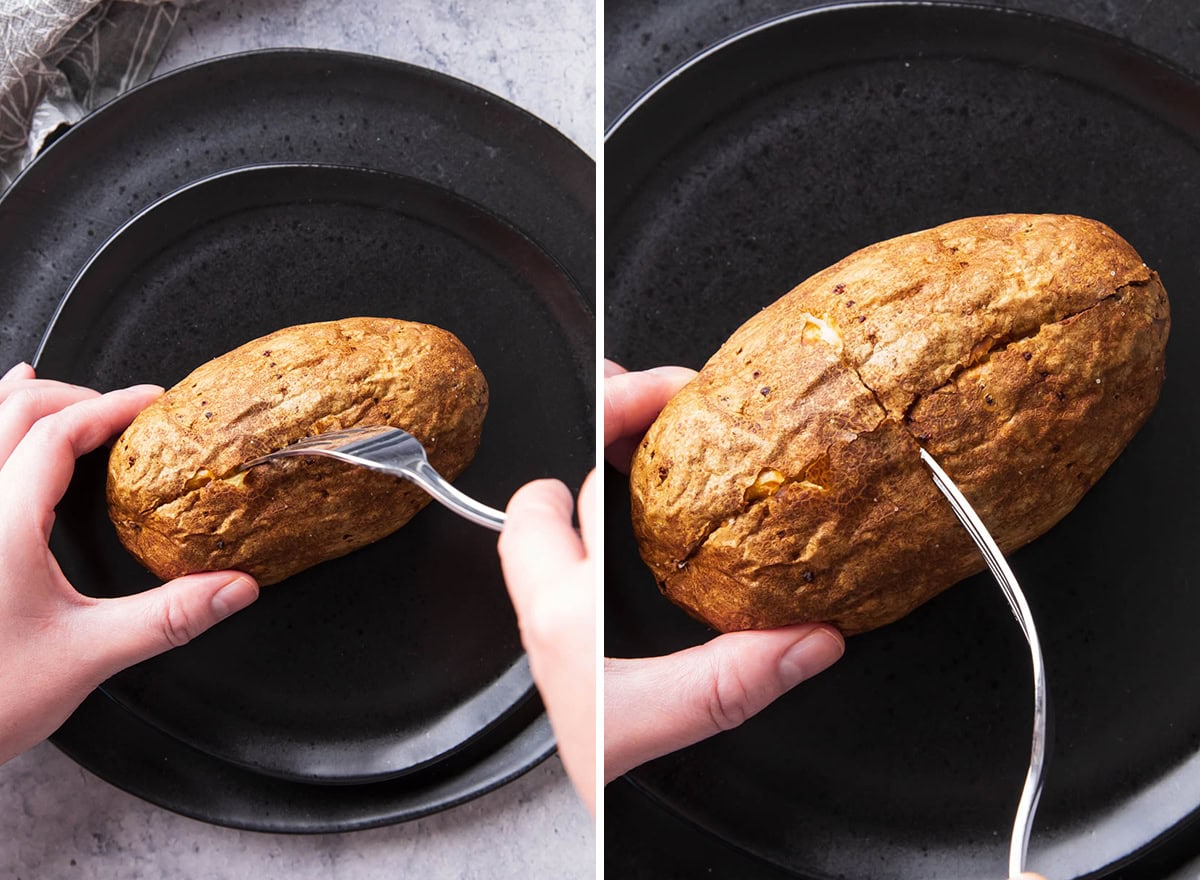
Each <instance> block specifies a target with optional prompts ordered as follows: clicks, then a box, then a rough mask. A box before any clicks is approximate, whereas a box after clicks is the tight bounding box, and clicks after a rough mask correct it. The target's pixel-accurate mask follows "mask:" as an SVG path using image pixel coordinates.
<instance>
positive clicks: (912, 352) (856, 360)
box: [630, 215, 1170, 634]
mask: <svg viewBox="0 0 1200 880" xmlns="http://www.w3.org/2000/svg"><path fill="white" fill-rule="evenodd" d="M1169 328H1170V310H1169V305H1168V302H1167V295H1166V291H1164V290H1163V287H1162V285H1161V284H1160V283H1159V280H1158V276H1157V275H1156V274H1155V273H1154V272H1153V271H1151V270H1150V269H1148V268H1147V267H1146V265H1145V264H1144V263H1143V262H1142V259H1141V258H1140V257H1139V256H1138V255H1137V253H1136V252H1135V251H1134V250H1133V248H1132V247H1130V246H1129V244H1128V243H1126V242H1125V241H1124V240H1123V239H1122V238H1121V237H1120V236H1118V235H1117V234H1116V233H1115V232H1113V231H1112V230H1111V229H1109V228H1108V227H1107V226H1105V225H1104V224H1102V223H1099V222H1097V221H1094V220H1088V219H1084V218H1081V217H1072V216H1060V215H1001V216H991V217H975V218H969V219H965V220H960V221H956V222H953V223H948V224H945V225H944V226H939V227H936V228H934V229H929V230H925V231H923V232H917V233H913V234H911V235H905V236H902V237H900V238H896V239H892V240H890V241H885V242H881V243H879V244H875V245H872V246H870V247H867V248H865V249H863V250H861V251H858V252H857V253H855V254H852V255H851V256H849V257H847V258H846V259H844V260H842V261H841V262H839V263H837V264H836V265H834V266H831V267H830V268H828V269H826V270H824V271H823V272H820V273H818V274H817V275H814V276H813V277H811V278H809V279H808V280H807V281H805V282H804V283H802V284H801V285H799V286H798V287H796V288H795V289H794V290H792V291H791V292H790V293H788V294H787V295H786V296H784V297H783V298H782V299H780V300H779V301H778V302H776V303H774V304H773V305H771V306H768V307H767V308H766V309H764V310H763V311H761V312H759V313H758V314H757V315H755V316H754V317H753V318H751V319H750V320H749V321H747V322H746V323H745V324H744V325H742V327H741V328H739V329H738V330H737V331H736V332H735V333H734V334H733V336H731V337H730V338H729V340H728V342H726V343H725V345H723V346H722V347H721V349H720V350H719V351H718V352H717V353H716V354H715V355H714V356H713V358H712V359H711V360H710V361H709V362H708V363H707V364H706V365H705V367H704V368H703V369H702V370H701V371H700V373H699V374H698V375H697V376H696V378H695V379H694V380H693V381H692V382H691V383H690V384H688V385H687V386H686V387H685V388H684V389H683V390H682V391H680V393H679V394H678V395H677V396H676V397H675V398H674V399H673V400H671V402H670V403H669V404H668V405H667V407H666V408H665V409H664V410H663V411H662V414H661V415H660V416H659V418H658V420H657V421H656V422H655V423H654V424H653V426H651V428H650V430H649V432H648V433H647V434H646V437H645V439H644V440H643V442H642V443H641V445H640V446H639V448H638V451H637V454H636V455H635V457H634V461H633V466H632V471H631V473H630V488H631V492H632V515H633V525H634V531H635V534H636V535H637V538H638V542H639V545H640V548H641V553H642V557H643V559H644V560H645V561H646V563H647V564H648V565H649V566H650V568H651V569H652V570H653V572H654V575H655V578H656V579H657V581H658V583H659V586H660V588H661V589H662V591H663V592H664V593H665V594H666V596H667V597H668V598H670V599H671V600H672V601H674V602H676V603H677V604H679V605H680V606H682V607H683V608H685V609H686V610H687V611H689V612H690V613H691V614H692V615H694V616H695V617H697V618H699V619H701V620H703V621H706V622H707V623H709V624H710V625H712V626H714V627H716V628H717V629H719V630H725V631H728V630H737V629H757V628H765V627H773V626H780V625H784V624H789V623H796V622H800V621H828V622H831V623H833V624H834V625H835V626H837V627H838V628H839V629H841V630H842V632H844V633H846V634H854V633H860V632H864V631H866V630H870V629H874V628H876V627H880V626H883V625H885V624H887V623H890V622H892V621H894V620H896V619H898V618H900V617H902V616H904V615H905V614H907V613H908V612H910V611H911V610H913V609H914V608H916V607H917V606H918V605H920V604H921V603H923V602H925V601H927V600H928V599H930V598H932V597H933V596H935V595H936V594H937V593H939V592H941V591H942V590H944V589H946V588H947V587H949V586H951V585H952V584H954V583H956V582H957V581H959V580H961V579H963V578H965V577H967V576H968V575H971V574H973V573H975V572H977V571H980V570H982V569H983V560H982V558H981V557H980V555H979V553H978V551H977V550H976V549H975V547H974V545H973V544H972V543H971V541H970V539H969V538H968V536H967V534H966V532H965V531H964V530H963V529H962V528H961V527H960V526H959V525H958V523H957V521H956V520H955V518H954V514H953V512H952V511H951V509H950V506H949V505H948V504H947V503H946V502H945V501H944V500H943V499H942V497H941V496H940V495H939V494H938V492H937V490H936V488H935V487H934V485H933V483H932V481H931V480H930V478H929V476H928V474H927V472H925V469H924V467H923V465H922V464H921V462H920V460H919V456H918V448H919V445H923V446H924V447H925V448H926V449H928V450H929V452H930V453H931V454H932V455H933V456H934V457H935V458H936V459H937V460H938V461H939V463H940V464H941V465H942V466H943V467H944V468H945V470H946V471H947V473H949V474H950V476H951V477H952V478H953V479H954V480H955V481H956V482H957V483H958V484H959V486H960V487H961V488H962V490H963V492H964V494H965V495H966V496H967V498H968V499H969V500H970V501H971V503H972V505H974V506H975V508H976V509H977V511H978V512H979V514H980V516H981V517H982V518H983V521H984V522H985V523H986V524H987V525H988V527H989V529H990V530H991V531H992V533H993V535H994V536H995V538H996V540H997V542H998V543H999V544H1000V546H1001V548H1002V549H1004V550H1005V551H1012V550H1014V549H1016V548H1017V547H1020V546H1021V545H1023V544H1025V543H1027V542H1028V541H1031V540H1033V539H1034V538H1036V537H1037V536H1039V535H1041V534H1042V533H1044V532H1045V531H1046V530H1048V529H1049V528H1050V527H1051V526H1053V525H1054V524H1055V523H1056V522H1058V521H1059V520H1060V519H1061V518H1062V517H1063V516H1065V515H1066V514H1067V513H1068V512H1069V511H1070V510H1071V509H1072V508H1073V507H1074V506H1075V505H1076V503H1078V501H1079V500H1080V498H1081V497H1082V496H1083V494H1084V493H1085V492H1086V491H1087V490H1088V489H1089V488H1091V486H1092V485H1093V484H1094V483H1095V482H1096V481H1097V480H1098V479H1099V478H1100V476H1101V475H1102V474H1103V473H1104V471H1105V470H1106V469H1107V468H1108V466H1109V465H1110V464H1112V462H1113V461H1114V460H1115V459H1116V457H1117V456H1118V455H1119V454H1120V452H1121V450H1122V449H1124V447H1125V445H1126V444H1127V443H1128V442H1129V440H1130V439H1131V438H1132V437H1133V435H1134V434H1135V433H1136V432H1137V430H1138V429H1139V428H1140V427H1141V426H1142V424H1143V423H1144V422H1145V420H1146V418H1147V417H1148V416H1149V414H1150V412H1151V410H1152V409H1153V408H1154V405H1155V403H1156V402H1157V400H1158V395H1159V390H1160V388H1161V386H1162V381H1163V375H1164V373H1163V364H1164V357H1165V349H1166V342H1167V334H1168V331H1169Z"/></svg>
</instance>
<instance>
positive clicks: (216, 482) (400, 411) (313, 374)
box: [108, 318, 488, 585]
mask: <svg viewBox="0 0 1200 880" xmlns="http://www.w3.org/2000/svg"><path fill="white" fill-rule="evenodd" d="M487 404H488V390H487V383H486V381H485V380H484V378H483V374H482V373H481V372H480V370H479V368H478V366H476V364H475V361H474V359H473V358H472V357H471V354H470V352H468V351H467V349H466V348H465V347H464V346H463V344H462V343H461V342H460V341H459V340H458V339H457V338H456V337H454V335H453V334H451V333H449V332H447V331H445V330H442V329H440V328H437V327H433V326H430V325H427V324H418V323H414V322H408V321H397V320H393V319H385V318H347V319H344V320H340V321H331V322H325V323H320V324H307V325H300V326H297V327H288V328H284V329H283V330H279V331H277V332H275V333H272V334H269V335H267V336H264V337H262V338H260V339H256V340H253V341H251V342H248V343H246V344H245V345H243V346H240V347H239V348H237V349H235V350H233V351H231V352H229V353H228V354H225V355H222V356H221V357H219V358H216V359H215V360H212V361H209V362H208V363H206V364H204V365H202V366H200V367H199V368H197V369H196V370H195V371H193V372H192V373H191V374H190V375H189V376H187V377H186V378H185V379H183V380H182V381H181V382H180V383H179V384H177V385H176V386H174V387H173V388H171V389H169V390H168V391H167V392H166V393H165V394H164V395H163V396H162V397H161V398H159V400H157V401H156V402H155V403H153V404H151V405H150V406H149V407H148V408H147V409H146V410H144V411H143V412H142V413H141V414H139V416H138V417H137V418H136V419H135V420H134V422H133V424H131V425H130V426H129V428H128V429H127V430H126V431H125V433H124V434H122V436H121V437H120V438H119V439H118V440H117V442H116V443H115V444H114V446H113V451H112V453H111V455H110V457H109V470H108V506H109V516H110V518H111V519H112V520H113V523H114V525H115V526H116V529H117V534H118V537H119V538H120V540H121V542H122V543H123V544H124V545H125V547H126V548H127V549H128V550H129V551H130V552H131V553H132V554H133V555H134V556H135V557H136V558H137V559H138V560H139V561H140V562H141V563H142V564H143V565H145V566H146V567H147V568H148V569H150V570H151V571H152V572H154V574H156V575H157V576H158V577H160V578H164V579H166V578H173V577H178V576H180V575H182V574H187V573H189V572H195V571H211V570H216V569H224V568H232V569H238V570H241V571H246V572H248V573H250V574H252V575H254V576H255V577H256V578H257V579H258V580H259V582H260V583H261V584H264V585H268V584H272V583H276V582H278V581H281V580H283V579H284V578H286V577H289V576H290V575H292V574H294V573H296V572H297V571H300V570H302V569H304V568H308V567H310V566H312V565H316V564H317V563H319V562H323V561H325V560H326V559H331V558H334V557H336V556H341V555H344V554H346V553H349V552H350V551H352V550H355V549H358V548H359V547H362V546H364V545H366V544H368V543H371V542H372V541H376V540H379V539H380V538H382V537H384V536H386V535H388V534H390V533H391V532H393V531H395V530H396V529H398V528H400V526H402V525H404V523H406V522H407V521H408V520H409V519H411V518H412V516H414V515H415V514H416V513H417V512H418V511H419V510H420V509H421V508H422V507H424V506H425V504H427V503H428V502H429V496H427V495H426V494H425V493H424V492H422V491H421V490H420V489H418V488H416V487H415V486H413V485H412V484H410V483H408V482H407V481H404V480H401V479H398V478H396V477H390V476H388V475H386V474H379V473H374V472H371V471H367V470H365V469H363V468H356V467H354V466H352V465H348V464H345V463H343V462H338V461H334V460H331V459H318V458H296V459H285V460H282V461H275V462H271V463H270V464H268V465H263V466H261V467H258V468H254V469H252V470H250V471H247V472H245V473H242V474H239V473H238V472H237V470H238V467H239V466H240V465H241V464H242V463H244V462H246V461H249V460H250V459H252V458H256V457H258V456H260V455H264V454H266V453H268V452H272V451H274V450H276V449H281V448H283V447H285V446H288V445H290V444H291V443H294V442H295V441H297V440H299V439H301V438H302V437H305V436H308V435H311V434H317V433H322V432H324V431H331V430H337V429H339V428H350V427H354V426H356V425H380V424H391V425H395V426H396V427H400V428H403V429H405V430H407V431H409V432H410V433H411V434H413V435H414V436H415V437H417V439H419V440H420V441H421V443H422V444H423V445H424V446H425V449H426V451H427V452H428V454H429V459H430V462H431V463H432V464H433V466H434V467H435V468H436V469H437V470H438V471H439V472H441V473H442V474H443V475H444V476H445V477H446V478H447V479H454V478H455V477H457V476H458V475H459V474H460V473H461V472H462V471H463V470H464V469H465V468H466V466H467V465H468V464H469V463H470V461H471V459H472V458H473V457H474V455H475V451H476V449H477V448H478V445H479V437H480V432H481V430H482V425H483V418H484V415H485V413H486V411H487Z"/></svg>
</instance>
